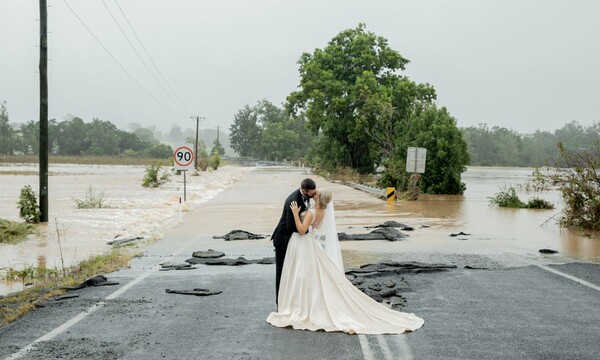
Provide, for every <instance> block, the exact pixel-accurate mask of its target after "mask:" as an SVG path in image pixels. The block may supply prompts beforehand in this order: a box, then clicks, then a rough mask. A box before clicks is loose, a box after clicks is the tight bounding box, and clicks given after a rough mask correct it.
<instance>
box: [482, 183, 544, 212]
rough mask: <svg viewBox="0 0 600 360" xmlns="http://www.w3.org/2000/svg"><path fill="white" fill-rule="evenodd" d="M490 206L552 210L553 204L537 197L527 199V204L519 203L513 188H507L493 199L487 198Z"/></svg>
mask: <svg viewBox="0 0 600 360" xmlns="http://www.w3.org/2000/svg"><path fill="white" fill-rule="evenodd" d="M489 199H490V203H491V204H492V205H496V206H498V207H506V208H515V209H554V204H552V203H550V202H548V201H546V200H544V199H540V198H537V197H534V198H531V199H529V201H528V202H527V203H525V202H523V201H521V199H520V198H519V196H518V195H517V191H516V190H515V188H514V187H513V186H508V187H506V188H504V189H502V191H500V192H499V193H496V194H495V195H494V196H493V197H491V198H489Z"/></svg>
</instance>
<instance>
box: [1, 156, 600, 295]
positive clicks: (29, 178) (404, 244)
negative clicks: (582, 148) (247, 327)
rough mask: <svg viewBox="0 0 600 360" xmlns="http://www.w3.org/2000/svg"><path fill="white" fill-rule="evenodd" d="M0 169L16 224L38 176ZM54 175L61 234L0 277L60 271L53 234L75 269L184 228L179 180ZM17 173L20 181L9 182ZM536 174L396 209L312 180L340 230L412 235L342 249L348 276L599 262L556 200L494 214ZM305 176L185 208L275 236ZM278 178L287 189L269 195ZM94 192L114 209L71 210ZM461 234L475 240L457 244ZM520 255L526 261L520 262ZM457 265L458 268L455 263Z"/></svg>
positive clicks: (67, 170) (211, 180)
mask: <svg viewBox="0 0 600 360" xmlns="http://www.w3.org/2000/svg"><path fill="white" fill-rule="evenodd" d="M30 168H31V169H30ZM0 170H4V173H2V172H0V179H1V180H2V181H1V183H2V188H3V191H2V194H0V196H1V197H2V202H1V205H0V217H2V218H7V219H12V220H18V219H16V216H15V213H16V211H15V206H14V204H15V203H16V201H17V199H18V197H17V195H15V194H18V191H19V189H20V188H21V187H22V186H24V185H26V184H32V185H34V184H35V183H36V181H37V176H34V175H32V173H34V172H33V171H32V170H35V169H34V168H33V165H20V166H18V165H6V164H5V166H3V167H0ZM50 170H51V173H52V174H51V176H50V185H51V190H52V192H51V196H53V197H51V199H50V200H51V211H52V214H53V221H56V222H57V223H58V224H59V226H56V225H53V224H49V225H47V226H46V229H45V231H42V235H41V236H39V237H37V238H35V237H34V238H33V239H32V240H28V241H27V242H24V243H22V244H19V245H0V249H1V250H2V251H1V252H0V269H6V268H8V267H19V266H24V265H29V266H35V265H36V263H37V261H39V260H38V259H39V257H40V256H43V257H46V259H45V261H46V263H47V264H48V266H50V267H52V266H55V265H56V264H58V263H59V262H58V254H59V251H58V250H59V248H58V245H57V235H56V229H55V228H58V227H61V229H62V230H64V233H63V235H62V236H63V245H62V246H63V247H64V248H63V252H64V254H67V255H66V257H67V260H68V262H69V263H71V262H73V263H74V262H77V261H79V260H81V259H83V258H85V257H87V256H90V255H93V254H98V253H102V252H104V251H106V250H107V249H108V247H107V245H106V241H107V240H110V239H112V238H113V237H114V236H116V235H119V234H125V235H143V236H145V237H146V238H160V237H162V236H163V234H164V233H165V232H166V231H168V230H169V229H172V228H173V227H175V226H177V223H178V220H179V210H178V209H179V208H180V207H179V204H178V199H179V197H181V196H182V179H181V177H179V178H174V179H173V181H172V182H171V183H170V184H168V185H167V186H165V187H164V188H163V189H160V190H152V189H143V188H142V187H141V186H140V183H141V178H142V177H143V168H142V167H128V166H120V167H111V166H80V165H55V166H53V167H51V169H50ZM11 171H13V172H15V173H16V175H15V174H10V172H11ZM27 171H29V172H27ZM248 171H253V172H254V173H255V174H253V176H255V177H256V178H257V180H256V182H244V183H242V184H239V185H238V184H237V182H238V181H239V179H241V178H243V177H244V176H246V174H247V172H248ZM532 172H533V169H527V168H489V167H470V168H469V169H468V171H467V172H466V173H464V174H463V181H464V182H465V183H466V186H467V190H466V191H465V194H464V195H463V196H441V195H437V196H433V195H422V196H421V197H420V198H419V200H418V201H396V202H391V203H390V202H386V201H382V200H380V199H377V198H375V197H373V196H371V195H369V194H367V193H364V192H361V191H358V190H355V189H352V188H349V187H346V186H343V185H341V184H339V183H329V182H327V181H326V180H325V179H322V178H320V177H315V176H313V177H314V178H315V180H316V181H317V185H318V186H319V187H328V188H330V190H332V192H333V194H334V202H335V207H336V218H337V224H338V231H340V232H342V231H343V232H346V233H364V232H368V231H370V229H366V228H365V227H366V226H373V225H377V224H381V223H383V222H384V221H386V220H395V221H398V222H402V223H405V224H407V225H409V226H412V227H414V228H415V230H414V231H412V232H409V233H408V234H409V235H410V237H409V238H408V239H407V240H405V241H401V242H397V243H391V242H387V241H368V242H364V241H353V242H343V243H342V250H343V251H344V258H345V263H346V267H354V266H358V265H361V264H364V263H365V262H372V261H378V260H381V259H384V258H385V259H388V258H394V259H398V260H402V259H406V258H410V259H413V260H432V259H435V258H434V257H433V256H432V254H437V255H438V258H439V259H440V260H447V256H448V254H479V255H485V256H491V257H494V258H495V259H498V261H499V262H500V263H501V264H503V265H506V266H511V265H514V266H519V265H522V264H523V261H522V260H523V259H525V260H524V261H525V263H527V262H528V261H529V260H537V259H539V258H540V257H542V255H540V254H539V252H538V250H539V249H540V248H550V249H555V250H557V251H559V252H560V254H561V255H563V256H568V257H572V258H575V259H580V260H585V261H593V262H600V239H598V238H593V237H588V236H583V235H581V234H579V233H578V232H576V231H571V230H567V229H560V228H559V227H558V226H557V224H556V220H555V219H553V217H554V218H556V217H557V216H558V213H559V212H560V207H561V205H562V204H561V198H560V194H559V193H558V192H557V191H555V190H553V191H545V192H540V193H525V192H521V193H519V195H520V197H521V199H522V200H524V201H526V200H527V199H528V198H530V197H533V196H537V197H541V198H543V199H545V200H548V201H551V202H553V203H554V204H555V205H556V206H557V208H556V209H554V210H531V209H502V208H497V207H493V206H490V204H489V197H492V196H494V194H495V193H497V192H499V191H501V190H502V189H503V188H505V187H506V186H509V185H512V186H515V187H516V186H520V185H524V184H525V183H526V182H527V181H528V180H529V179H530V176H531V173H532ZM304 176H310V175H307V174H306V173H305V172H303V171H301V170H299V169H296V168H285V167H284V168H280V167H262V168H256V169H252V168H239V167H234V166H229V167H224V168H221V169H219V170H218V171H216V172H214V173H211V174H201V176H197V177H191V176H188V177H187V181H188V184H187V186H188V188H187V196H188V204H186V205H187V206H188V207H189V208H190V209H192V208H194V207H197V206H200V205H201V204H202V203H204V202H206V201H209V200H210V199H211V198H213V197H215V196H217V195H219V196H221V197H222V198H224V199H225V200H226V201H223V200H224V199H221V203H220V205H215V206H214V207H213V209H212V210H211V213H210V214H206V215H205V217H206V218H205V219H203V220H204V221H202V226H200V227H199V228H198V230H197V231H198V233H199V234H206V235H211V236H212V235H221V234H224V233H226V232H228V231H230V230H233V229H243V230H247V231H252V232H255V233H261V234H270V233H271V231H272V229H273V227H274V224H275V223H276V221H277V219H278V217H279V215H280V213H281V206H282V202H283V199H285V197H286V196H287V195H288V193H289V192H290V191H291V190H292V189H294V188H296V187H298V183H299V181H300V180H301V179H302V178H303V177H304ZM275 178H277V180H278V181H282V180H283V181H284V183H283V184H278V185H277V186H274V187H269V186H266V185H268V184H269V182H270V181H273V180H274V179H275ZM232 185H235V186H245V187H247V188H245V189H242V191H241V192H236V195H235V196H236V198H234V199H228V198H227V197H228V196H231V195H229V194H228V193H227V192H224V193H222V191H223V190H225V189H226V188H228V187H229V186H232ZM90 186H92V187H93V189H95V190H96V191H97V192H105V198H106V201H107V202H108V203H109V204H110V207H108V208H106V209H88V210H79V209H76V208H75V207H74V205H73V198H75V197H77V198H83V197H84V196H85V191H86V190H87V189H88V188H89V187H90ZM34 188H35V186H34ZM240 194H241V195H240ZM54 214H56V215H54ZM223 219H230V220H231V221H223ZM53 227H54V228H53ZM459 232H464V233H467V234H470V235H468V236H456V237H452V236H450V234H453V233H459ZM596 236H597V235H596ZM513 254H518V255H519V256H520V257H518V258H515V257H514V256H512V255H513ZM553 256H554V255H553ZM450 261H452V262H457V261H460V259H458V258H457V256H454V257H453V258H451V259H450ZM462 265H464V264H462ZM21 286H22V284H20V283H4V284H3V285H0V293H6V292H9V291H16V290H19V288H20V287H21Z"/></svg>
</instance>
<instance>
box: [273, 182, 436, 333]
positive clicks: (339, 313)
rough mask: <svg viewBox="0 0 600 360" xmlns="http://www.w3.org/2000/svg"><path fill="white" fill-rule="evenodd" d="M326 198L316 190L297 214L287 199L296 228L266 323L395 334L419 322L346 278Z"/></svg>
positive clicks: (306, 328) (329, 203)
mask: <svg viewBox="0 0 600 360" xmlns="http://www.w3.org/2000/svg"><path fill="white" fill-rule="evenodd" d="M331 198H332V196H331V192H329V191H327V190H319V191H317V193H316V195H315V197H314V200H315V206H314V208H310V209H308V210H307V211H305V212H303V213H302V214H299V208H298V205H297V204H296V202H292V204H291V206H290V207H291V210H292V212H293V214H294V220H295V221H296V227H297V229H298V233H294V234H293V235H292V237H291V239H290V242H289V244H288V248H287V253H286V256H285V262H284V265H283V271H282V275H281V285H280V288H279V307H278V311H277V312H273V313H271V314H270V315H269V316H268V317H267V322H268V323H270V324H271V325H274V326H278V327H288V326H291V327H293V328H294V329H303V330H311V331H316V330H325V331H343V332H346V333H348V334H400V333H403V332H405V331H414V330H416V329H418V328H420V327H421V326H423V323H424V321H423V319H421V318H419V317H417V316H416V315H414V314H412V313H402V312H398V311H395V310H392V309H390V308H388V307H387V306H385V305H383V304H381V303H378V302H377V301H375V300H373V299H371V298H370V297H369V296H368V295H366V294H364V293H363V292H362V291H360V290H359V289H357V288H356V287H354V285H352V283H351V282H350V281H349V280H348V279H347V278H346V275H345V274H344V268H343V263H342V255H341V251H340V247H339V242H338V238H337V230H336V227H335V217H334V209H333V203H332V202H331ZM309 230H310V231H309Z"/></svg>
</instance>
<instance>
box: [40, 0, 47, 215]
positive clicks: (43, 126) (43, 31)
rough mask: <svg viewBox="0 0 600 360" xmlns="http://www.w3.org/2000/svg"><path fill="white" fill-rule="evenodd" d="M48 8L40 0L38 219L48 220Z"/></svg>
mask: <svg viewBox="0 0 600 360" xmlns="http://www.w3.org/2000/svg"><path fill="white" fill-rule="evenodd" d="M47 33H48V9H47V7H46V0H40V68H39V70H40V170H39V176H40V221H41V222H48V37H47Z"/></svg>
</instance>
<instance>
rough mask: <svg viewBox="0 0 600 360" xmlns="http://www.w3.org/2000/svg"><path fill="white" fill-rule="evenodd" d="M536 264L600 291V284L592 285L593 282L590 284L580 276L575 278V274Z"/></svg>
mask: <svg viewBox="0 0 600 360" xmlns="http://www.w3.org/2000/svg"><path fill="white" fill-rule="evenodd" d="M537 266H538V267H539V268H542V269H544V270H546V271H549V272H551V273H554V274H556V275H560V276H562V277H564V278H567V279H569V280H573V281H575V282H577V283H579V284H581V285H584V286H587V287H589V288H592V289H594V290H596V291H600V286H598V285H594V284H592V283H590V282H587V281H585V280H581V279H580V278H577V277H575V276H572V275H569V274H565V273H564V272H562V271H558V270H555V269H553V268H551V267H548V266H546V265H537Z"/></svg>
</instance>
